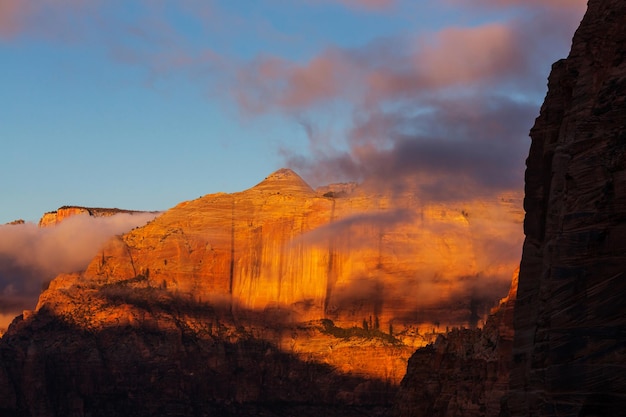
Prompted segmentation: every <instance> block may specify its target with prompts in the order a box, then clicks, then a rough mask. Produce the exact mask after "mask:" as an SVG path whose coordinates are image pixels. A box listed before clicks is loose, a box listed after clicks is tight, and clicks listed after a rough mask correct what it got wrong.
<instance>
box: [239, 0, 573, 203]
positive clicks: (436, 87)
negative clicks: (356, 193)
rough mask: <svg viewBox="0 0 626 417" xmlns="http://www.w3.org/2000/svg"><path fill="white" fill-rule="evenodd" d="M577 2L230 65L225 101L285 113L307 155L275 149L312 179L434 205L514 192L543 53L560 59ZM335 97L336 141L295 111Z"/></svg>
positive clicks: (547, 59)
mask: <svg viewBox="0 0 626 417" xmlns="http://www.w3.org/2000/svg"><path fill="white" fill-rule="evenodd" d="M457 3H463V2H461V1H458V2H457ZM483 3H484V4H485V5H488V4H491V3H498V4H499V6H502V7H519V6H520V5H521V2H513V1H508V2H495V0H494V1H489V0H485V1H484V2H483ZM581 4H582V3H581V2H579V1H573V2H561V1H553V2H547V4H544V5H541V4H538V3H537V2H535V3H533V7H529V6H528V4H527V5H525V6H524V7H523V9H524V10H523V11H522V12H518V13H516V14H515V16H516V17H515V18H514V19H512V20H508V21H493V22H489V23H485V24H483V25H479V26H472V27H447V28H444V29H442V30H440V31H438V32H435V33H431V34H421V35H419V36H405V37H403V38H401V39H400V38H395V39H381V40H377V41H374V42H372V43H370V44H368V45H365V46H362V47H359V48H351V49H342V48H336V47H331V48H327V49H326V50H324V51H322V52H321V53H319V54H318V55H316V56H314V57H312V58H311V59H309V61H308V62H304V63H296V62H291V61H289V60H286V59H284V58H281V57H276V56H261V57H258V58H257V59H256V60H255V61H254V62H253V65H251V66H249V67H241V68H240V69H239V71H238V73H237V74H238V75H237V80H236V82H235V90H234V91H235V96H234V97H235V99H236V100H237V101H238V103H239V104H240V106H241V108H242V109H245V110H246V111H248V112H252V113H265V112H272V111H277V110H278V111H282V112H285V113H286V114H288V115H292V116H295V118H296V119H297V120H298V123H300V124H301V125H302V126H303V127H304V130H305V133H306V135H307V137H308V138H309V142H310V143H309V149H308V153H307V154H293V153H290V152H289V151H288V150H283V154H285V155H286V161H287V165H289V166H291V167H293V168H294V169H296V170H298V171H300V172H301V173H302V174H303V176H304V177H305V178H307V180H309V181H310V182H312V183H313V184H324V183H328V182H332V181H351V180H357V181H365V182H369V183H370V184H380V185H381V186H383V187H385V188H387V189H388V188H396V189H398V190H404V189H406V188H407V187H417V189H419V190H420V191H421V194H422V197H423V198H425V199H435V200H441V199H444V200H450V199H462V198H468V197H471V196H483V195H488V194H491V195H494V193H496V194H497V193H500V192H503V191H506V190H512V189H517V190H520V189H521V188H522V183H523V170H524V159H525V156H526V153H527V149H528V146H529V141H528V131H529V130H530V127H531V126H532V124H533V119H534V117H535V116H536V115H537V114H538V112H539V105H540V100H541V98H542V97H543V95H544V94H545V86H546V79H547V75H548V72H549V68H550V65H551V63H552V61H553V60H555V59H556V58H560V57H559V56H554V51H559V50H560V51H562V53H563V56H564V55H565V54H566V52H567V49H568V47H569V44H570V42H571V37H572V35H573V33H574V29H575V27H576V25H577V24H578V22H579V21H580V18H581V17H582V10H581ZM459 5H460V6H463V5H464V3H463V4H459ZM467 6H468V7H469V5H467ZM336 103H341V104H340V106H343V107H344V108H347V109H351V116H352V119H351V122H352V124H351V126H349V127H348V129H347V131H346V132H344V133H345V135H344V138H345V140H341V139H339V137H340V135H339V134H337V133H336V132H335V133H334V134H328V132H324V130H325V129H324V127H323V126H321V127H320V126H318V125H319V123H316V122H315V116H302V115H303V114H312V111H313V114H314V111H322V112H323V107H324V106H327V105H332V104H336ZM332 108H333V109H335V108H336V107H332ZM331 111H333V110H331ZM307 117H308V118H307ZM303 119H306V121H305V122H303Z"/></svg>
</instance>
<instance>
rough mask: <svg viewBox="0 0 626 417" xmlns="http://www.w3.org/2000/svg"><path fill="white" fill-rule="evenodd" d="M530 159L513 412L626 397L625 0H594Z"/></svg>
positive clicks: (558, 71)
mask: <svg viewBox="0 0 626 417" xmlns="http://www.w3.org/2000/svg"><path fill="white" fill-rule="evenodd" d="M548 88H549V91H548V94H547V96H546V99H545V102H544V104H543V106H542V108H541V114H540V116H539V117H538V118H537V120H536V123H535V126H534V127H533V128H532V130H531V138H532V146H531V148H530V154H529V156H528V159H527V171H526V189H525V193H526V196H525V200H524V206H525V209H526V219H525V223H524V230H525V234H526V240H525V243H524V249H523V256H522V261H521V268H520V277H519V288H518V301H517V305H516V309H515V319H514V327H515V339H514V349H513V370H512V374H511V383H510V388H511V393H510V397H509V401H508V402H507V405H506V407H507V409H506V410H504V411H505V412H507V413H510V415H512V416H546V417H547V416H587V415H594V416H595V415H597V416H617V415H624V414H623V413H624V409H625V408H626V394H625V392H626V350H625V348H624V346H626V330H625V329H626V314H624V303H623V300H624V296H625V295H626V266H625V265H626V2H624V1H622V0H590V1H589V3H588V10H587V13H586V15H585V17H584V19H583V21H582V22H581V25H580V27H579V29H578V30H577V32H576V34H575V36H574V39H573V45H572V50H571V52H570V55H569V56H568V58H567V59H565V60H562V61H559V62H557V63H556V64H554V66H553V68H552V73H551V75H550V78H549V84H548Z"/></svg>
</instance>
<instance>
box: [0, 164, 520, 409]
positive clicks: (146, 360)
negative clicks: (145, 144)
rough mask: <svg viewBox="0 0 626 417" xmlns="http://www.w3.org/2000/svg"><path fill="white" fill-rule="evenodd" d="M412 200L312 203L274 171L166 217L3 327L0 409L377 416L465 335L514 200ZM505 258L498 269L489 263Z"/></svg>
mask: <svg viewBox="0 0 626 417" xmlns="http://www.w3.org/2000/svg"><path fill="white" fill-rule="evenodd" d="M417 197H418V196H415V195H411V194H405V195H394V194H388V195H384V194H380V193H378V194H372V193H371V192H370V191H369V190H367V189H366V188H363V187H355V186H353V185H342V186H333V187H329V188H328V189H323V190H320V191H318V192H316V191H314V190H312V189H311V188H310V187H309V186H308V185H307V184H306V183H305V182H304V181H303V180H302V179H301V178H300V177H298V176H297V174H295V173H294V172H292V171H290V170H280V171H277V172H276V173H274V174H272V175H270V176H269V177H268V178H266V179H265V180H264V181H262V182H261V183H259V184H258V185H257V186H255V187H253V188H251V189H249V190H246V191H243V192H240V193H234V194H223V193H222V194H211V195H207V196H204V197H201V198H199V199H196V200H193V201H188V202H184V203H181V204H179V205H178V206H176V207H174V208H172V209H171V210H169V211H167V212H165V213H164V214H162V215H161V216H159V217H158V218H156V219H154V220H153V221H151V222H150V223H148V224H147V225H146V226H144V227H141V228H137V229H135V230H133V231H131V232H129V233H127V234H125V235H123V236H120V237H117V238H115V239H113V240H111V241H110V242H109V244H108V245H106V246H105V247H104V248H103V250H102V251H101V253H100V254H99V255H98V256H96V257H95V258H94V259H93V260H92V262H91V263H90V264H89V266H88V267H87V269H86V270H85V271H84V272H82V273H80V274H64V275H60V276H58V277H57V278H55V279H54V280H53V281H52V282H51V283H50V286H49V288H48V289H47V290H46V291H45V292H44V293H43V294H42V295H41V297H40V300H39V304H38V306H37V309H36V311H34V312H25V314H24V315H23V317H21V318H20V319H18V320H16V321H15V322H14V323H13V325H12V326H11V327H10V328H9V330H8V332H7V334H5V335H4V336H3V338H2V340H1V341H0V410H2V408H1V407H4V410H6V411H7V413H8V412H13V413H23V414H24V415H41V416H57V415H77V416H83V415H110V416H116V415H128V413H129V411H128V410H130V412H132V413H131V414H133V415H213V414H215V413H217V414H219V415H283V414H301V415H309V414H310V415H313V414H326V415H333V413H335V414H334V415H345V416H348V415H353V414H354V415H378V414H380V413H381V412H383V411H384V409H385V407H388V405H389V404H390V401H391V400H392V399H393V397H394V396H395V393H396V389H397V385H398V384H399V382H400V380H401V379H402V377H403V375H404V372H405V370H406V364H407V360H408V358H409V356H410V355H411V353H412V352H413V351H414V347H415V346H422V345H424V344H426V343H427V342H429V341H432V340H434V339H436V337H437V335H438V334H439V333H441V332H443V331H444V330H445V328H446V326H449V327H453V326H459V327H460V326H466V327H470V326H473V325H475V324H477V322H479V321H480V319H481V317H482V316H483V313H484V312H485V310H486V309H487V308H488V306H491V305H492V304H493V300H494V298H495V297H497V295H496V294H498V293H501V292H503V291H502V289H501V288H502V286H501V283H504V282H506V278H504V277H501V275H504V276H506V275H508V274H510V271H511V270H512V269H513V268H514V262H515V261H514V259H515V257H516V256H515V253H514V252H515V248H516V243H515V242H514V241H511V239H510V236H514V235H515V234H514V233H511V232H512V231H513V230H515V229H516V228H518V227H520V226H521V213H520V211H519V210H518V209H517V202H518V200H517V199H516V197H515V196H501V197H500V198H498V199H495V200H494V201H467V202H463V203H458V204H457V205H447V206H444V205H421V204H420V203H419V198H417ZM503 247H504V248H509V249H511V250H513V254H512V256H511V254H509V256H508V257H505V258H503V260H500V261H498V262H493V261H492V260H491V256H490V255H492V252H493V250H494V248H495V249H498V250H501V249H502V248H503ZM505 252H506V251H505ZM505 274H506V275H505ZM102 387H105V388H102ZM280 407H285V410H287V409H288V410H289V411H284V410H283V411H281V409H280ZM380 407H382V409H380ZM241 410H248V411H245V412H244V411H241ZM90 413H91V414H90ZM98 413H100V414H98ZM307 413H308V414H307Z"/></svg>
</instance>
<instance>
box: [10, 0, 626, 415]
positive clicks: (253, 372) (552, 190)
mask: <svg viewBox="0 0 626 417" xmlns="http://www.w3.org/2000/svg"><path fill="white" fill-rule="evenodd" d="M625 20H626V4H625V3H624V2H623V1H618V0H590V1H589V3H588V11H587V13H586V15H585V17H584V19H583V21H582V22H581V25H580V28H579V29H578V30H577V32H576V34H575V36H574V39H573V44H572V49H571V52H570V54H569V56H568V58H567V59H565V60H562V61H559V62H557V63H555V64H554V66H553V68H552V73H551V74H550V77H549V82H548V94H547V96H546V98H545V102H544V104H543V106H542V108H541V111H540V115H539V117H538V118H537V120H536V122H535V125H534V127H533V128H532V129H531V132H530V134H531V139H532V144H531V147H530V151H529V156H528V159H527V170H526V177H525V180H526V186H525V196H524V202H523V207H524V210H525V212H526V213H525V217H524V213H523V212H522V211H521V209H520V207H521V201H520V196H517V195H515V194H507V195H500V196H497V198H494V199H493V200H484V199H476V200H475V201H462V202H461V201H456V202H448V203H446V204H443V203H442V204H434V203H429V204H425V203H422V202H421V200H420V196H419V195H418V194H417V193H415V192H410V191H406V190H404V191H401V192H399V191H397V190H383V191H381V190H380V189H373V188H368V185H367V184H359V185H355V184H337V185H332V186H328V187H325V188H320V189H317V190H313V189H312V188H311V187H309V185H308V184H307V183H306V182H305V181H304V180H303V179H302V178H300V177H299V176H298V175H297V174H296V173H295V172H293V171H291V170H288V169H281V170H279V171H276V172H275V173H273V174H271V175H269V176H268V177H267V178H266V179H265V180H263V181H262V182H260V183H259V184H258V185H256V186H254V187H252V188H250V189H248V190H245V191H242V192H239V193H232V194H225V193H218V194H209V195H206V196H203V197H200V198H198V199H196V200H191V201H186V202H182V203H180V204H178V205H177V206H176V207H173V208H172V209H170V210H168V211H166V212H164V213H163V214H162V215H160V216H158V217H157V218H155V219H153V220H152V221H150V222H149V223H148V224H146V225H145V226H143V227H139V228H136V229H134V230H132V231H130V232H128V233H125V234H122V235H119V236H116V237H115V238H113V239H111V240H109V241H108V242H107V244H106V245H105V246H104V247H103V248H102V249H101V250H100V251H99V253H98V254H97V255H96V256H95V257H94V258H93V259H92V260H91V262H90V263H89V265H88V266H87V267H86V268H85V270H84V271H81V272H78V273H67V274H61V275H59V276H57V277H56V278H55V279H54V280H52V281H51V282H50V283H49V285H48V287H47V288H46V289H45V291H43V293H42V294H41V295H40V297H39V301H38V304H37V306H36V307H35V309H34V310H32V311H31V310H27V311H24V313H23V314H22V315H21V316H19V317H18V318H16V319H15V320H14V322H13V323H12V325H11V326H10V328H9V329H8V331H7V332H6V334H5V335H3V336H2V338H1V339H0V414H1V415H7V416H34V415H37V416H87V415H89V416H122V415H136V416H152V415H164V416H208V415H220V416H244V415H259V416H281V415H301V416H313V415H320V414H322V415H328V416H348V417H349V416H364V415H365V416H389V415H394V416H397V417H409V416H415V417H418V416H420V417H421V416H424V417H425V416H436V417H446V416H457V417H459V416H463V417H478V416H499V417H511V416H519V417H521V416H534V417H539V416H541V417H556V416H619V415H623V410H624V409H626V396H625V395H624V392H625V387H626V379H625V376H624V375H626V372H625V371H626V369H625V365H624V364H625V363H626V360H625V355H626V351H625V350H624V346H626V343H625V342H626V340H625V338H626V333H625V332H624V320H625V317H626V316H625V315H624V308H623V303H622V302H621V301H622V299H623V297H624V294H625V293H626V287H625V284H624V283H625V282H626V281H625V280H624V279H623V278H624V277H623V274H624V262H625V259H624V253H626V252H625V251H624V249H625V248H624V242H625V241H626V240H625V239H624V238H625V236H624V234H625V230H626V228H625V227H624V221H625V218H626V217H625V215H624V214H625V212H626V186H625V183H626V182H625V181H626V175H625V174H624V172H626V159H625V155H626V153H625V152H624V149H625V147H624V143H625V141H626V112H625V111H624V110H625V108H624V106H625V105H626V30H625V29H624V28H626V21H625ZM522 218H524V221H523V229H524V230H523V231H524V235H525V240H524V243H523V253H522V257H521V263H520V262H519V253H516V252H515V249H516V248H517V247H518V246H517V245H519V244H521V238H522V237H523V236H522V234H521V230H519V235H518V236H519V238H520V241H515V237H514V236H516V234H515V230H516V229H518V228H520V227H521V221H522ZM50 222H51V223H55V224H56V220H54V222H53V221H52V220H50ZM517 265H519V273H514V274H513V279H511V274H512V273H513V271H515V269H516V267H517ZM507 289H508V295H507V296H506V297H505V298H503V299H502V300H500V302H499V303H498V302H497V300H498V299H499V298H500V297H501V296H502V295H504V294H506V292H507ZM495 304H497V305H496V306H495V307H493V306H494V305H495ZM492 307H493V308H492Z"/></svg>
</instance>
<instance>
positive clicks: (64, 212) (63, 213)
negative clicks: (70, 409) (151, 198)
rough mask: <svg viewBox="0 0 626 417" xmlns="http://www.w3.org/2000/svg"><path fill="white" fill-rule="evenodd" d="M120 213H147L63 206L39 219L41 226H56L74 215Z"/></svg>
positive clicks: (93, 215)
mask: <svg viewBox="0 0 626 417" xmlns="http://www.w3.org/2000/svg"><path fill="white" fill-rule="evenodd" d="M120 213H127V214H134V213H145V212H143V211H135V210H122V209H118V208H99V207H81V206H63V207H60V208H58V209H56V210H54V211H49V212H47V213H44V215H43V216H41V219H39V226H40V227H48V226H56V225H57V224H59V223H61V222H62V221H63V220H65V219H67V218H69V217H72V216H81V215H82V216H85V215H88V216H91V217H105V216H114V215H116V214H120Z"/></svg>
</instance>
